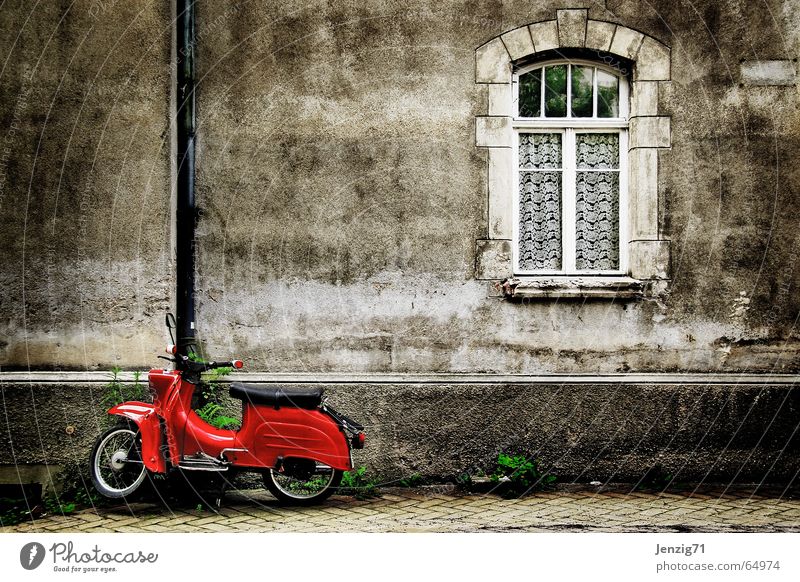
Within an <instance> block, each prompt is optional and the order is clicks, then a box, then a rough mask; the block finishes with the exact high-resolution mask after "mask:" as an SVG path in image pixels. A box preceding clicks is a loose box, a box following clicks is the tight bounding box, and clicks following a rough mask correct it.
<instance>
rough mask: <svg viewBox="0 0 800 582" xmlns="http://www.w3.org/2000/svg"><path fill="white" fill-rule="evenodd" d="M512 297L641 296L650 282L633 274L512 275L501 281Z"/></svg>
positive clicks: (506, 294)
mask: <svg viewBox="0 0 800 582" xmlns="http://www.w3.org/2000/svg"><path fill="white" fill-rule="evenodd" d="M501 289H502V292H503V296H504V297H506V298H508V299H641V298H642V297H644V296H645V295H646V292H647V289H646V282H645V281H641V280H639V279H632V278H631V277H582V276H557V277H555V276H553V277H547V276H544V277H512V278H510V279H505V280H504V281H503V282H502V284H501Z"/></svg>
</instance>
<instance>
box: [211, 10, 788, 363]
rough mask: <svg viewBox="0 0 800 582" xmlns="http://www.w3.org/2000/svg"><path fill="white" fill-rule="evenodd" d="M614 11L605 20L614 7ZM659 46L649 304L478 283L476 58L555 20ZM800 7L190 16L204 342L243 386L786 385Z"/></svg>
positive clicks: (480, 169) (480, 203) (482, 202)
mask: <svg viewBox="0 0 800 582" xmlns="http://www.w3.org/2000/svg"><path fill="white" fill-rule="evenodd" d="M606 5H607V6H606ZM565 7H572V8H580V7H586V8H588V9H589V16H590V18H594V19H598V20H607V21H611V22H617V23H620V24H624V25H625V26H629V27H631V28H634V29H638V30H641V31H643V32H645V33H647V34H649V35H651V36H653V37H655V38H658V39H660V40H662V41H663V42H665V43H666V44H668V45H669V46H671V47H672V80H671V81H669V82H664V83H661V84H660V85H661V87H660V94H661V101H662V103H661V107H660V113H661V110H663V112H664V114H666V115H670V116H671V117H672V133H673V136H672V144H673V147H672V149H671V150H670V151H663V152H662V153H661V154H660V170H659V176H660V182H661V183H660V184H659V192H660V197H661V206H662V212H661V214H663V215H665V216H666V219H665V221H664V223H663V224H662V225H661V229H662V230H663V231H664V233H665V235H666V236H667V237H668V238H671V239H672V249H673V253H672V266H671V269H672V277H673V280H672V282H671V285H670V291H671V292H670V293H669V295H668V296H667V297H666V298H664V300H663V301H661V302H655V301H653V302H640V303H635V302H634V303H631V302H622V301H617V302H614V303H612V302H610V301H598V302H587V303H585V304H584V303H580V302H578V303H576V302H568V301H561V302H553V301H545V302H539V303H530V304H514V303H510V302H508V301H506V300H504V299H501V298H496V297H488V295H489V293H488V287H487V285H486V283H484V282H479V281H476V280H475V279H474V265H475V240H476V239H480V238H485V237H486V228H487V218H486V212H487V210H486V183H485V172H486V163H487V162H486V159H485V151H484V150H481V149H478V148H476V147H475V146H474V125H473V124H474V116H475V115H481V114H484V115H485V114H486V110H485V108H486V95H485V92H484V89H483V88H482V87H481V86H480V85H476V84H475V82H474V80H475V76H474V50H475V48H476V47H478V46H480V45H481V44H482V43H484V42H486V41H487V40H488V39H490V38H493V37H495V36H497V35H499V34H501V33H502V32H504V31H506V30H509V29H512V28H515V27H517V26H520V25H523V24H526V23H530V22H534V21H537V20H544V19H552V18H554V17H555V10H556V9H557V8H565ZM797 13H800V6H798V5H797V3H796V2H794V1H790V2H777V1H772V2H768V3H767V4H761V5H758V6H755V5H752V4H748V3H743V2H734V1H726V2H716V1H714V2H712V1H710V0H709V1H701V2H699V3H696V2H695V3H692V4H691V6H689V5H688V4H687V3H685V2H682V1H677V0H676V1H670V2H659V3H658V4H657V5H648V4H642V3H639V2H607V3H603V2H578V1H573V2H498V1H494V2H481V1H474V2H463V1H446V2H436V3H435V4H434V3H430V2H386V1H378V0H376V1H371V2H359V3H328V2H313V3H310V4H309V3H284V2H268V1H251V2H241V3H238V4H232V5H228V6H225V5H221V4H213V3H201V4H200V5H199V6H198V20H199V23H198V35H199V49H198V55H199V66H200V69H201V72H200V78H201V79H202V81H201V84H200V101H199V111H200V139H199V143H200V149H199V158H198V160H199V162H198V163H199V170H198V180H199V186H198V188H199V189H198V192H199V201H200V204H201V206H202V207H203V210H204V215H203V217H202V219H201V221H200V232H199V238H198V247H199V262H198V265H199V266H198V269H199V287H200V289H199V293H200V297H199V315H198V320H199V325H200V332H201V336H202V337H203V338H204V339H205V340H206V342H207V347H208V348H209V350H210V351H211V352H213V353H219V352H224V353H227V352H230V351H232V350H235V351H236V352H237V353H238V354H240V355H243V356H244V357H245V358H246V360H247V361H248V364H249V365H250V369H261V370H337V371H353V370H363V371H426V372H428V371H470V372H480V371H496V372H530V373H535V372H542V371H545V372H548V371H573V372H574V371H617V370H628V369H633V370H653V371H658V370H681V369H684V370H699V371H702V370H717V369H729V370H776V369H777V370H790V369H791V370H796V369H798V367H800V358H798V356H797V347H798V344H797V334H796V332H795V329H794V322H795V318H796V317H797V314H798V310H799V309H800V296H798V294H797V293H796V292H794V291H795V289H796V285H797V282H798V269H797V268H796V267H797V265H796V263H797V261H796V257H797V252H798V247H797V240H796V229H795V228H794V227H793V220H794V219H793V217H794V216H795V214H796V210H797V204H798V198H797V193H798V190H797V186H796V183H797V180H796V179H795V177H796V176H795V174H796V173H797V171H798V170H797V164H796V162H795V161H794V160H795V159H796V157H797V155H798V153H799V148H798V137H799V136H800V116H799V115H798V107H797V104H798V94H797V86H796V84H791V85H786V84H782V85H777V86H751V85H741V84H740V82H741V79H740V72H739V67H740V61H741V60H743V59H749V60H755V59H789V60H791V59H793V58H795V57H796V56H797V52H798V39H799V37H798V27H797V26H795V25H796V22H795V20H796V18H797V17H796V14H797Z"/></svg>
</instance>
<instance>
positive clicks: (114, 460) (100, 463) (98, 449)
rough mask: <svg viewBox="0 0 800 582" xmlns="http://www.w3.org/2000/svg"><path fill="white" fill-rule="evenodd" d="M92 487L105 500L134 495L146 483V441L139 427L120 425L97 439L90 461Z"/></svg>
mask: <svg viewBox="0 0 800 582" xmlns="http://www.w3.org/2000/svg"><path fill="white" fill-rule="evenodd" d="M90 471H91V475H92V483H93V484H94V486H95V488H96V489H97V491H98V492H99V493H100V494H101V495H103V496H104V497H109V498H111V499H119V498H122V497H128V496H130V495H132V494H133V493H134V492H135V491H136V490H137V489H139V486H140V485H141V484H142V483H143V482H144V480H145V477H146V476H147V469H146V468H145V466H144V463H143V462H142V439H141V435H140V434H139V431H138V430H137V429H136V426H135V425H133V426H132V425H130V424H128V423H125V424H120V425H118V426H114V427H112V428H109V429H108V430H106V431H105V432H104V433H103V434H101V435H100V436H99V437H97V441H95V444H94V448H93V449H92V456H91V459H90Z"/></svg>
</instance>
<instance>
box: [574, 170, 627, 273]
mask: <svg viewBox="0 0 800 582" xmlns="http://www.w3.org/2000/svg"><path fill="white" fill-rule="evenodd" d="M575 178H576V180H575V185H576V192H575V267H576V268H577V269H578V270H581V271H614V270H617V269H618V268H619V172H581V171H578V172H577V173H576V176H575Z"/></svg>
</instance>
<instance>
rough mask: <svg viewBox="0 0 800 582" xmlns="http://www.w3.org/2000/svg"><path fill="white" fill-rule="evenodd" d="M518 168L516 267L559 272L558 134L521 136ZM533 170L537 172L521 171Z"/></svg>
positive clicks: (559, 169) (559, 152)
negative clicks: (517, 244)
mask: <svg viewBox="0 0 800 582" xmlns="http://www.w3.org/2000/svg"><path fill="white" fill-rule="evenodd" d="M519 167H520V169H521V170H523V171H521V172H519V266H520V268H521V269H524V270H526V271H533V270H543V269H553V270H559V269H561V134H560V133H521V134H520V135H519ZM534 168H535V169H537V170H539V171H524V170H528V169H534ZM542 170H544V171H542ZM547 170H554V171H547Z"/></svg>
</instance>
